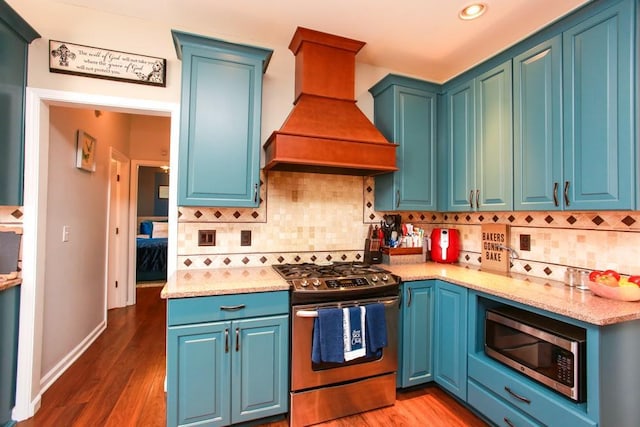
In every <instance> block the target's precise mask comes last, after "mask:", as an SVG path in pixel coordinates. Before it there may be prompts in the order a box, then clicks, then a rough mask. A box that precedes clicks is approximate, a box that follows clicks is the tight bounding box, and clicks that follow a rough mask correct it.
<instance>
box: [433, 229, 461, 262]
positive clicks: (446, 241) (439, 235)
mask: <svg viewBox="0 0 640 427" xmlns="http://www.w3.org/2000/svg"><path fill="white" fill-rule="evenodd" d="M459 255H460V233H458V230H456V229H455V228H434V229H433V231H431V260H432V261H435V262H442V263H452V262H456V261H458V256H459Z"/></svg>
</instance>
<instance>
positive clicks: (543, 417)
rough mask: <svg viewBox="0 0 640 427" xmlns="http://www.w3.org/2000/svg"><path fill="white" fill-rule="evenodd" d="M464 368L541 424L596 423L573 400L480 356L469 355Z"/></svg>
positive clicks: (576, 426) (576, 424)
mask: <svg viewBox="0 0 640 427" xmlns="http://www.w3.org/2000/svg"><path fill="white" fill-rule="evenodd" d="M468 368H469V372H468V374H469V377H470V378H473V379H474V380H475V381H476V382H477V383H478V384H481V385H482V386H484V387H486V388H487V389H489V390H491V391H492V392H493V393H495V394H496V395H498V396H500V397H501V398H502V399H504V400H505V401H506V402H508V403H510V404H511V405H513V406H514V407H516V408H518V409H520V410H522V411H524V412H525V413H527V414H529V415H530V416H532V417H533V418H535V419H537V420H539V421H540V422H542V423H543V424H546V425H567V426H568V425H570V426H575V427H581V426H585V427H586V426H595V425H596V423H595V422H594V421H593V420H591V419H589V418H587V416H586V414H585V412H584V410H585V409H584V408H585V404H579V403H573V402H572V401H571V400H569V399H568V398H565V397H563V396H562V395H560V394H557V393H555V392H553V391H551V390H549V389H547V388H546V387H544V386H542V385H539V384H537V383H535V382H534V381H532V380H529V379H528V378H526V377H524V376H522V375H521V374H519V373H517V372H513V371H512V370H511V369H510V368H508V367H506V366H502V365H500V364H499V363H498V362H495V361H493V360H492V359H489V358H487V357H486V356H484V355H481V354H479V355H470V356H469V365H468ZM509 390H510V392H509ZM516 395H517V396H520V397H521V399H519V398H517V397H516ZM525 399H526V401H525ZM477 409H478V410H481V409H482V408H477Z"/></svg>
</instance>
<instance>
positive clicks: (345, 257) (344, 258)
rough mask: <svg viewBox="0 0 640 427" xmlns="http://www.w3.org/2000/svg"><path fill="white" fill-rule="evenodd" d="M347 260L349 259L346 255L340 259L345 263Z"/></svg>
mask: <svg viewBox="0 0 640 427" xmlns="http://www.w3.org/2000/svg"><path fill="white" fill-rule="evenodd" d="M347 258H348V256H347V255H345V254H342V256H341V257H340V259H342V260H343V261H346V260H347Z"/></svg>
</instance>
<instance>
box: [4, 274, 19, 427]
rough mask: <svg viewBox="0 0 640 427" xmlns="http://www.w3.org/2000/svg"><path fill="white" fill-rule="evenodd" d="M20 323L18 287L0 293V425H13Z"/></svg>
mask: <svg viewBox="0 0 640 427" xmlns="http://www.w3.org/2000/svg"><path fill="white" fill-rule="evenodd" d="M19 321H20V286H13V287H11V288H8V289H5V290H3V291H0V348H2V357H1V358H0V425H2V426H9V425H13V423H12V422H11V411H12V410H13V407H14V406H15V403H16V399H15V397H16V368H17V362H18V324H19Z"/></svg>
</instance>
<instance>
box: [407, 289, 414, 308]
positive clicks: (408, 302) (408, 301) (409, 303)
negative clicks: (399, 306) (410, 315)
mask: <svg viewBox="0 0 640 427" xmlns="http://www.w3.org/2000/svg"><path fill="white" fill-rule="evenodd" d="M408 291H409V298H407V307H411V300H412V299H413V298H412V295H413V292H411V288H409V289H408Z"/></svg>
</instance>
